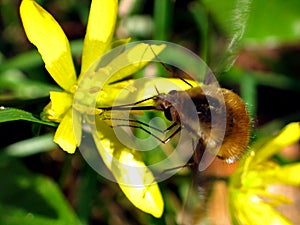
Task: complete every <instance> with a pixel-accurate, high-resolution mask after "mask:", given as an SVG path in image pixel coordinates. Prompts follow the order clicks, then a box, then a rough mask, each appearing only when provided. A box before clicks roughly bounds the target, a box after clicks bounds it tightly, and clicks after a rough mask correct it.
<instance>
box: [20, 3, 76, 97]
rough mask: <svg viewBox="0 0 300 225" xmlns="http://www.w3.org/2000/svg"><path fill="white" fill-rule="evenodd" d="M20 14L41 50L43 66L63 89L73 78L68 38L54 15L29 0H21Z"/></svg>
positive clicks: (32, 38)
mask: <svg viewBox="0 0 300 225" xmlns="http://www.w3.org/2000/svg"><path fill="white" fill-rule="evenodd" d="M20 15H21V19H22V22H23V26H24V30H25V32H26V35H27V37H28V39H29V41H30V42H32V43H33V44H34V45H35V46H36V47H37V48H38V51H39V53H40V54H41V56H42V58H43V60H44V62H45V66H46V69H47V70H48V72H49V73H50V75H51V76H52V78H53V79H54V80H55V81H56V83H57V84H58V85H59V86H61V87H62V88H63V89H64V90H67V91H69V90H71V87H72V86H73V85H74V84H75V82H76V73H75V69H74V65H73V61H72V56H71V51H70V46H69V41H68V39H67V37H66V36H65V34H64V32H63V30H62V29H61V27H60V26H59V24H58V23H57V22H56V21H55V19H54V18H53V17H52V16H51V15H50V14H49V13H48V12H47V11H45V10H44V9H43V8H42V7H41V6H39V5H38V4H37V3H36V2H34V1H32V0H23V1H22V3H21V6H20Z"/></svg>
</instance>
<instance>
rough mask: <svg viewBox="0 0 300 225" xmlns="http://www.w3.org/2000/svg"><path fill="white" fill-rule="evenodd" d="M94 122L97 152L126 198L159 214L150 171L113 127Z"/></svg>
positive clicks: (160, 202) (158, 198)
mask: <svg viewBox="0 0 300 225" xmlns="http://www.w3.org/2000/svg"><path fill="white" fill-rule="evenodd" d="M96 122H97V130H98V131H97V132H96V131H93V132H92V133H93V137H94V141H95V143H96V146H97V149H98V152H99V153H100V155H101V157H102V159H103V161H104V163H105V164H106V166H107V167H108V168H109V169H110V171H111V172H112V174H113V175H114V177H115V179H116V181H117V182H118V184H119V185H120V187H121V189H122V191H123V192H124V194H125V195H126V197H127V198H128V199H129V200H130V201H131V202H132V204H133V205H135V206H136V207H137V208H139V209H140V210H142V211H144V212H146V213H150V214H152V215H153V216H155V217H161V215H162V213H163V207H164V203H163V199H162V196H161V193H160V190H159V187H158V185H157V183H155V182H154V180H155V179H154V177H153V175H152V172H151V171H150V170H149V169H148V167H146V165H145V164H144V163H143V161H142V160H141V157H140V155H139V154H138V152H137V151H134V150H131V149H128V148H126V147H125V146H124V145H122V144H121V143H120V141H119V140H118V139H117V138H116V136H115V134H114V131H113V129H111V128H109V127H108V126H107V125H106V124H105V123H104V122H103V121H100V120H97V121H96ZM100 131H105V133H104V132H103V133H101V132H100Z"/></svg>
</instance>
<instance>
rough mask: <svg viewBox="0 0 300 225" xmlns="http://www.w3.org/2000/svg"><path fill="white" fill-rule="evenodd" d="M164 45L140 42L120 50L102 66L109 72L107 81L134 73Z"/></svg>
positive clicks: (117, 79)
mask: <svg viewBox="0 0 300 225" xmlns="http://www.w3.org/2000/svg"><path fill="white" fill-rule="evenodd" d="M165 47H166V45H164V44H161V45H150V44H146V43H140V44H137V45H135V46H133V47H131V48H129V49H127V50H126V51H124V52H122V53H121V54H119V55H118V56H117V57H115V58H114V59H113V60H112V61H111V62H110V63H109V64H108V65H107V66H106V67H105V68H104V69H105V70H108V71H109V72H110V77H109V81H108V82H109V83H113V82H116V81H119V80H122V79H124V78H126V77H128V76H129V75H131V74H134V73H136V72H137V71H139V70H140V69H141V68H143V67H144V66H145V65H146V64H148V63H149V62H151V60H153V59H154V58H155V57H156V56H157V55H158V54H159V53H160V52H161V51H163V49H164V48H165ZM100 70H101V68H100Z"/></svg>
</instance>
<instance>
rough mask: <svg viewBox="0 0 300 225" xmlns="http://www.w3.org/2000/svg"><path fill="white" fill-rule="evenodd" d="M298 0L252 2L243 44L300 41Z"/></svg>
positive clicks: (299, 6)
mask: <svg viewBox="0 0 300 225" xmlns="http://www.w3.org/2000/svg"><path fill="white" fill-rule="evenodd" d="M299 9H300V1H299V0H288V1H281V0H268V1H258V0H254V1H253V4H252V7H251V11H250V15H249V21H248V25H247V29H246V32H245V36H244V42H245V44H249V43H251V44H264V45H268V46H270V45H271V46H272V45H273V46H274V45H279V44H288V43H298V42H299V40H300V11H299Z"/></svg>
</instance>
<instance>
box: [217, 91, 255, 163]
mask: <svg viewBox="0 0 300 225" xmlns="http://www.w3.org/2000/svg"><path fill="white" fill-rule="evenodd" d="M222 93H223V95H224V100H225V105H226V121H227V122H226V131H225V137H224V140H223V144H222V146H221V148H220V150H219V153H218V157H219V158H221V159H224V160H225V161H226V162H228V163H232V162H234V161H235V160H236V159H238V158H240V156H241V155H242V154H243V153H244V152H245V150H246V148H247V146H248V143H249V139H250V128H251V126H250V118H249V115H248V112H247V108H246V105H245V103H244V102H243V100H242V99H241V98H240V97H239V96H238V95H236V94H235V93H233V92H232V91H229V90H227V89H222Z"/></svg>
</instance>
